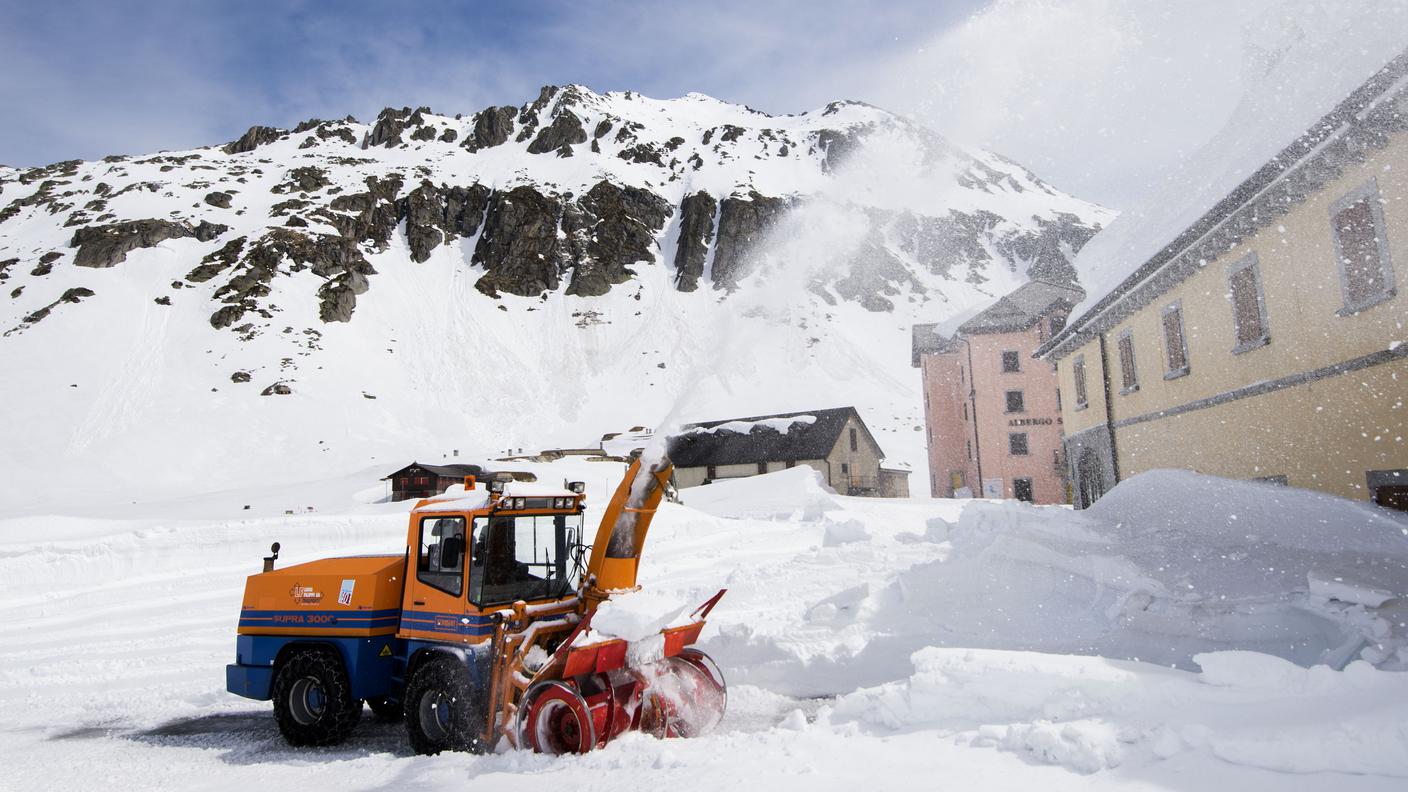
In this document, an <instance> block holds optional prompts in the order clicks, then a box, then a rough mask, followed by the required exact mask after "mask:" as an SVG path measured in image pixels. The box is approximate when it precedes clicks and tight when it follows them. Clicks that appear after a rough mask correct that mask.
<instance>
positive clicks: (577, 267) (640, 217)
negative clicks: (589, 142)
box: [562, 181, 670, 297]
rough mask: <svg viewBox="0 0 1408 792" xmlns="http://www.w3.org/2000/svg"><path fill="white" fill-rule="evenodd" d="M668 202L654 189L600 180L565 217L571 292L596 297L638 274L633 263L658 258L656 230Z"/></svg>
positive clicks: (657, 230) (662, 221) (666, 209)
mask: <svg viewBox="0 0 1408 792" xmlns="http://www.w3.org/2000/svg"><path fill="white" fill-rule="evenodd" d="M669 216H670V206H669V204H667V203H666V202H665V200H664V199H663V198H661V197H659V196H657V195H655V194H654V193H652V192H649V191H647V190H642V189H639V188H636V187H625V188H622V187H618V186H616V185H614V184H612V183H611V182H608V181H600V182H597V183H596V185H595V186H593V187H592V188H591V189H590V190H588V191H587V193H586V194H585V195H583V196H582V197H581V198H579V199H578V200H577V202H576V203H575V204H570V205H568V207H567V209H566V211H565V212H564V214H563V218H562V230H563V232H564V233H565V234H566V236H567V248H568V250H567V254H568V257H569V260H570V261H571V262H572V264H573V270H572V282H571V283H570V284H569V285H568V287H567V293H568V294H574V295H578V296H581V297H597V296H600V295H603V294H606V293H607V292H609V291H610V290H611V287H612V286H615V285H617V284H620V283H625V282H626V281H628V280H630V279H631V278H632V277H634V276H635V271H634V270H632V269H631V268H630V265H632V264H635V263H637V262H641V261H646V262H648V261H651V260H653V259H654V257H655V235H656V233H658V232H659V231H660V229H662V228H664V226H665V220H666V218H668V217H669Z"/></svg>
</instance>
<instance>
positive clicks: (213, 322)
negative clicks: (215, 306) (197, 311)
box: [210, 305, 245, 330]
mask: <svg viewBox="0 0 1408 792" xmlns="http://www.w3.org/2000/svg"><path fill="white" fill-rule="evenodd" d="M244 310H245V309H244V306H242V305H226V306H225V307H223V308H221V309H220V310H218V311H216V312H215V313H213V314H211V315H210V326H211V327H213V328H215V329H216V330H223V329H225V328H226V327H229V326H230V325H232V324H234V323H235V322H238V321H239V320H240V319H241V318H242V317H243V316H244Z"/></svg>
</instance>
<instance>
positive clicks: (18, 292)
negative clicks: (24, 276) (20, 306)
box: [10, 286, 24, 300]
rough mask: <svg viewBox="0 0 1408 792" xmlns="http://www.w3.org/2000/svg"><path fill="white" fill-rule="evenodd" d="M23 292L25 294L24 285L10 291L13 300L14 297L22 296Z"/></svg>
mask: <svg viewBox="0 0 1408 792" xmlns="http://www.w3.org/2000/svg"><path fill="white" fill-rule="evenodd" d="M21 294H24V287H23V286H17V287H15V289H14V290H13V291H11V292H10V299H11V300H13V299H15V298H16V297H18V296H20V295H21Z"/></svg>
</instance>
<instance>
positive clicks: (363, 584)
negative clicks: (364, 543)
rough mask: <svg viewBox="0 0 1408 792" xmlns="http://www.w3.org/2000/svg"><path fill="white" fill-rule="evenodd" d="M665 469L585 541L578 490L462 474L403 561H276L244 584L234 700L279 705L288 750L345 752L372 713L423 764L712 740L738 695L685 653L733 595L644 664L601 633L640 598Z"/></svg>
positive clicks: (645, 477)
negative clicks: (605, 620)
mask: <svg viewBox="0 0 1408 792" xmlns="http://www.w3.org/2000/svg"><path fill="white" fill-rule="evenodd" d="M671 471H672V467H671V465H670V463H669V461H668V460H662V461H661V462H659V463H657V464H655V465H651V466H648V467H645V466H643V465H642V464H641V462H640V461H639V460H637V461H635V462H633V463H632V464H631V466H630V467H629V468H628V470H627V472H626V476H625V478H624V479H623V480H622V482H621V484H620V486H618V487H617V490H616V493H615V495H614V496H613V497H612V499H611V502H610V504H608V506H607V509H606V513H605V515H604V516H603V518H602V522H601V525H600V526H599V527H598V529H597V532H596V538H595V541H594V542H593V543H592V544H591V545H590V546H587V545H585V544H583V541H582V539H583V534H582V531H583V506H584V504H585V500H586V496H585V487H584V486H583V485H582V484H581V483H580V482H573V483H570V484H567V485H565V486H564V487H561V488H551V487H544V486H542V485H540V484H529V483H523V482H514V481H503V480H498V479H495V480H492V481H490V482H488V486H486V487H481V486H480V485H479V482H476V481H475V480H474V479H473V477H468V478H466V480H465V483H464V486H463V488H462V489H461V488H459V487H455V488H452V491H450V492H447V493H446V494H444V495H441V496H438V497H434V498H429V499H426V500H422V501H420V502H419V503H417V504H416V506H415V508H414V509H412V510H411V513H410V520H409V525H408V529H407V537H406V550H405V552H404V553H403V554H399V555H385V556H361V557H351V558H329V559H324V560H321V561H312V562H309V563H304V564H298V565H295V566H290V567H285V568H283V569H277V570H275V569H272V562H273V558H276V557H277V551H274V555H273V557H271V558H269V559H266V563H265V571H264V572H261V573H260V574H256V575H251V576H250V577H249V579H248V581H247V583H246V585H245V594H244V602H243V605H242V607H241V610H240V621H239V634H238V638H237V641H236V662H235V663H233V664H231V665H229V666H227V667H226V688H227V689H228V690H229V691H230V692H231V693H235V694H238V695H241V696H245V697H247V698H252V699H257V700H261V701H268V700H271V699H272V700H273V703H274V715H275V718H276V720H277V721H278V724H279V730H280V732H281V733H282V734H283V736H284V738H285V739H286V740H287V741H288V742H289V743H290V744H292V745H331V744H335V743H339V742H341V741H343V740H345V739H346V738H347V737H348V735H349V734H351V732H352V730H353V728H354V727H355V726H356V724H357V721H358V720H359V719H360V717H361V713H362V703H363V702H364V701H365V702H366V703H367V705H369V706H370V707H371V709H372V711H373V712H374V713H375V714H376V715H378V716H379V717H381V718H384V719H400V718H404V719H405V721H406V728H407V732H408V733H409V736H410V741H411V745H412V747H413V748H414V749H415V750H416V751H417V752H418V753H439V752H440V751H444V750H485V749H487V748H489V747H491V746H493V745H494V744H495V743H497V742H498V741H499V740H501V739H502V740H507V741H508V743H509V744H510V745H512V746H514V747H519V748H529V749H532V750H535V751H539V752H545V753H568V752H583V751H589V750H592V749H593V748H596V747H599V746H602V745H605V744H606V743H607V742H608V741H610V740H611V739H612V738H614V737H616V736H617V735H619V734H621V733H623V732H625V731H628V730H642V731H646V732H649V733H652V734H655V735H657V736H660V737H684V736H693V735H696V734H699V733H702V732H704V731H707V730H708V729H710V728H712V727H713V726H714V725H716V724H717V723H718V721H719V720H720V719H721V718H722V717H723V711H724V707H725V704H726V698H727V692H726V687H725V683H724V678H723V675H722V674H721V673H720V672H719V669H718V666H717V665H715V664H714V662H713V660H711V659H710V658H709V657H708V656H707V655H705V654H704V653H703V652H700V651H699V650H697V649H695V648H693V647H692V646H691V644H693V643H694V642H695V641H696V640H697V639H698V637H699V633H700V631H701V630H702V628H703V626H704V620H705V618H706V617H707V616H708V614H709V611H710V610H711V609H712V608H713V607H714V605H715V604H716V603H717V602H718V601H719V598H720V597H722V596H723V593H724V592H723V591H720V592H719V593H718V594H716V595H714V596H713V597H712V598H711V599H709V600H708V601H707V602H705V603H704V604H703V605H701V606H699V608H698V609H696V610H695V611H694V613H693V614H692V615H691V616H690V617H689V619H687V620H686V621H685V622H684V623H677V624H674V625H672V626H671V627H669V628H666V629H665V630H663V631H662V632H661V634H660V635H658V636H656V637H654V638H652V639H649V646H648V647H647V646H641V647H638V648H637V650H635V651H633V650H632V647H631V646H630V644H629V642H627V641H626V640H623V639H620V638H615V637H611V636H608V635H602V634H599V633H596V632H594V631H592V630H591V629H590V627H591V621H592V616H593V615H594V614H595V613H596V611H597V609H598V608H599V607H600V606H601V604H602V603H603V602H605V601H606V600H608V599H609V598H610V597H611V595H612V594H613V593H621V592H625V591H630V590H633V589H634V588H635V587H636V570H637V567H638V564H639V561H640V551H641V548H642V546H643V545H644V543H645V536H646V533H647V531H648V530H649V527H650V522H651V520H652V519H653V517H654V514H655V510H656V508H657V507H658V506H659V503H660V499H661V496H662V494H663V492H664V487H665V484H666V482H668V481H669V477H670V473H671ZM588 551H590V555H589V556H588ZM643 657H649V658H651V659H650V660H649V661H648V662H645V661H642V660H641V659H640V658H643Z"/></svg>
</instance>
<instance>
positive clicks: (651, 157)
mask: <svg viewBox="0 0 1408 792" xmlns="http://www.w3.org/2000/svg"><path fill="white" fill-rule="evenodd" d="M616 156H617V157H620V158H621V159H623V160H625V161H627V162H634V163H637V164H643V163H646V162H651V163H654V164H656V165H659V166H660V167H662V168H663V167H665V160H664V159H663V155H662V154H661V151H660V147H659V146H657V145H655V144H654V143H637V144H635V145H634V146H628V147H626V148H623V149H621V150H620V151H618V152H617V153H616Z"/></svg>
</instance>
